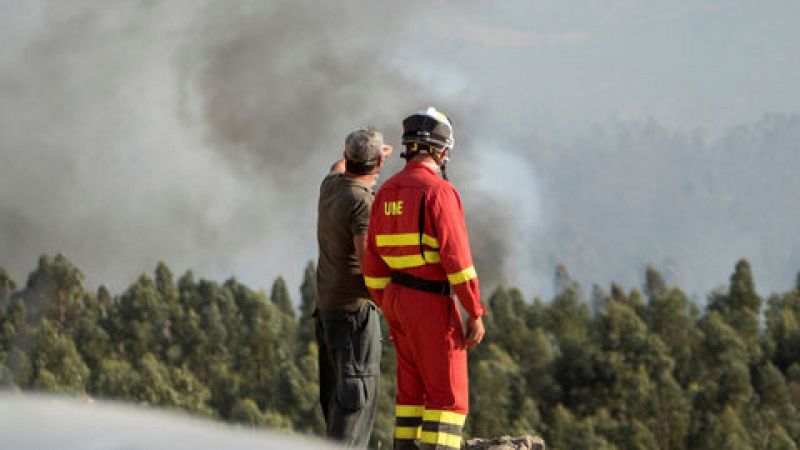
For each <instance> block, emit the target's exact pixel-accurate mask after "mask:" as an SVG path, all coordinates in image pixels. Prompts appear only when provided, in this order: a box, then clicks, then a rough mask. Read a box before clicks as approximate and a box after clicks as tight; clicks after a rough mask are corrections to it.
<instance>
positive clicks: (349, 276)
mask: <svg viewBox="0 0 800 450" xmlns="http://www.w3.org/2000/svg"><path fill="white" fill-rule="evenodd" d="M374 196H375V194H374V193H373V192H372V190H371V189H369V188H368V187H366V186H364V185H363V184H360V183H358V182H356V181H353V180H351V179H349V178H347V177H345V176H344V175H342V174H340V173H332V174H330V175H328V176H327V177H325V179H324V180H323V181H322V185H321V186H320V189H319V207H318V211H317V242H318V244H319V261H318V263H317V290H318V293H319V299H318V302H317V307H318V308H319V309H322V310H332V309H342V310H349V311H355V310H357V309H359V308H360V307H361V306H362V305H363V304H364V302H366V301H368V300H369V299H370V295H369V291H367V287H366V285H364V276H363V273H362V272H361V266H360V265H359V264H358V258H357V257H356V250H355V245H354V244H353V236H356V235H359V234H367V226H368V225H369V211H370V207H371V206H372V200H373V198H374Z"/></svg>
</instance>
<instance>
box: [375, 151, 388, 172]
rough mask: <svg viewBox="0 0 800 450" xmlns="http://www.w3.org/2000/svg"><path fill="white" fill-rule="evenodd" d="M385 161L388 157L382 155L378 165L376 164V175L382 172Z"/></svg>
mask: <svg viewBox="0 0 800 450" xmlns="http://www.w3.org/2000/svg"><path fill="white" fill-rule="evenodd" d="M385 160H386V156H384V155H380V156H379V157H378V163H377V164H375V173H377V172H378V171H379V170H381V166H383V161H385Z"/></svg>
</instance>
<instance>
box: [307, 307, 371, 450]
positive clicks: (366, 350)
mask: <svg viewBox="0 0 800 450" xmlns="http://www.w3.org/2000/svg"><path fill="white" fill-rule="evenodd" d="M316 335H317V344H318V346H319V401H320V405H321V406H322V413H323V415H324V416H325V425H326V431H327V435H328V437H330V438H332V439H336V440H339V441H342V442H344V443H345V444H346V445H348V446H351V447H358V448H366V446H367V444H368V443H369V437H370V434H371V433H372V426H373V425H374V424H375V415H376V413H377V411H378V382H379V379H380V365H381V327H380V318H379V316H378V312H377V310H376V308H375V306H374V305H373V304H372V303H369V302H367V303H365V304H364V306H362V307H361V309H359V310H358V311H355V312H349V311H338V310H336V311H330V310H329V311H317V313H316Z"/></svg>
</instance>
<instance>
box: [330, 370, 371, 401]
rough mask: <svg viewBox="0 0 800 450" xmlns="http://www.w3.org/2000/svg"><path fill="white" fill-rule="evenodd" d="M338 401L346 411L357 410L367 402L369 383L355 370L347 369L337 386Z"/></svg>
mask: <svg viewBox="0 0 800 450" xmlns="http://www.w3.org/2000/svg"><path fill="white" fill-rule="evenodd" d="M336 403H338V404H339V406H340V407H341V408H342V409H343V410H345V411H357V410H359V409H361V408H363V407H364V405H365V404H366V403H367V384H366V382H365V381H364V377H363V376H361V375H360V374H356V373H355V372H354V371H345V373H343V374H342V377H341V379H340V380H339V385H338V386H337V387H336Z"/></svg>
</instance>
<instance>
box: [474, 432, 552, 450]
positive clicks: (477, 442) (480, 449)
mask: <svg viewBox="0 0 800 450" xmlns="http://www.w3.org/2000/svg"><path fill="white" fill-rule="evenodd" d="M462 450H545V445H544V440H543V439H542V438H540V437H539V436H536V437H533V436H530V435H527V436H522V437H511V436H501V437H498V438H490V439H481V438H476V439H469V440H467V442H465V443H464V446H463V447H462Z"/></svg>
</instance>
